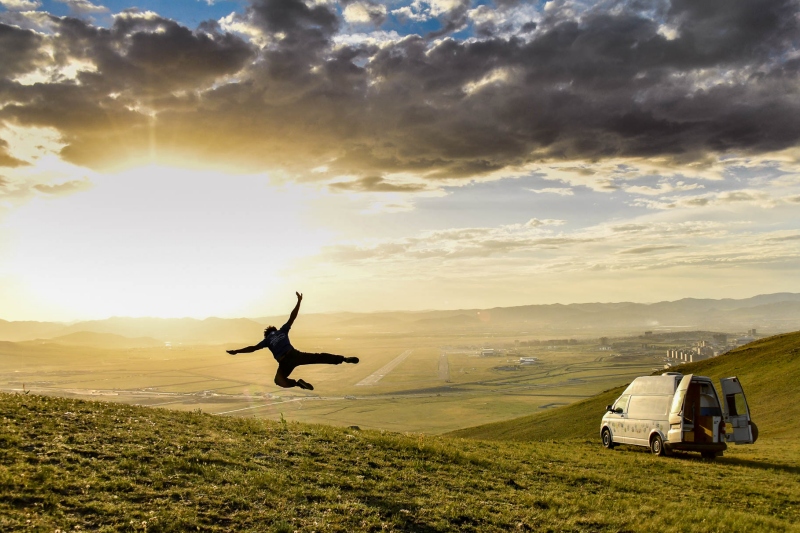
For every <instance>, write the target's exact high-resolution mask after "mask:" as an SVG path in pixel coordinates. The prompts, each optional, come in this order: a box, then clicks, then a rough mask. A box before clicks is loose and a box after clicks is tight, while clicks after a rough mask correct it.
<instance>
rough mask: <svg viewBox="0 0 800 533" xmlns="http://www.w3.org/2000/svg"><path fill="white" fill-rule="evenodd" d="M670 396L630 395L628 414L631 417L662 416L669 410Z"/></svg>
mask: <svg viewBox="0 0 800 533" xmlns="http://www.w3.org/2000/svg"><path fill="white" fill-rule="evenodd" d="M671 403H672V397H671V396H666V395H664V396H636V395H633V396H631V399H630V402H629V403H628V415H629V416H630V417H631V418H663V417H664V416H666V415H667V413H668V412H669V406H670V404H671Z"/></svg>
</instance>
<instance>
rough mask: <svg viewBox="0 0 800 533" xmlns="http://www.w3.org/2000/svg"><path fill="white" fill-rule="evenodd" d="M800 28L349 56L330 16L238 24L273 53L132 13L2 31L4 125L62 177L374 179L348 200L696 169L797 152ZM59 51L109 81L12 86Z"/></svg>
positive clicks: (579, 28)
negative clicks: (45, 145)
mask: <svg viewBox="0 0 800 533" xmlns="http://www.w3.org/2000/svg"><path fill="white" fill-rule="evenodd" d="M552 4H554V5H557V4H558V2H553V3H552ZM498 6H499V7H498V9H499V10H500V11H501V12H505V11H506V10H513V9H515V8H514V6H513V2H500V3H499V4H498ZM469 7H470V4H469V3H466V2H465V3H463V4H459V5H457V6H455V8H454V9H452V10H450V11H449V12H447V13H446V14H444V15H442V17H443V18H442V31H441V32H436V33H435V35H438V36H445V35H447V34H448V33H449V32H451V31H453V30H456V29H458V28H460V27H463V25H464V24H466V21H467V18H466V17H467V13H468V10H467V8H469ZM651 12H652V13H655V15H653V14H652V13H651ZM797 12H798V2H797V1H796V0H762V1H760V2H752V1H746V0H730V1H728V0H726V1H722V0H674V1H672V2H671V3H669V2H666V1H663V2H652V3H647V4H646V5H645V4H643V3H637V2H628V3H625V2H620V3H618V4H617V5H616V8H615V9H612V10H609V9H606V10H605V11H602V10H600V9H594V10H589V11H586V12H584V13H582V14H580V16H576V15H574V14H571V13H572V11H570V9H566V8H565V9H552V10H548V11H547V12H546V13H545V14H544V15H543V18H542V20H541V21H538V22H535V23H534V22H533V21H531V22H530V23H528V24H525V28H526V29H525V30H524V31H523V32H518V33H517V35H516V36H512V37H507V36H504V35H505V33H503V32H506V31H507V29H508V23H507V22H503V21H504V20H506V19H503V17H502V16H498V18H497V21H498V22H497V24H494V23H487V24H485V25H484V26H482V28H480V32H479V38H477V39H470V40H463V39H462V40H459V39H455V38H450V37H444V38H442V39H439V40H436V41H434V40H432V39H431V37H432V36H431V35H429V36H408V37H404V38H400V39H398V40H395V41H393V42H386V43H383V44H382V45H381V46H377V45H367V44H342V43H343V42H350V41H342V42H338V44H335V43H334V39H335V38H336V36H337V35H338V32H340V31H341V29H342V27H343V26H342V24H341V21H340V18H339V15H338V12H337V11H336V9H334V7H333V6H328V5H313V6H312V5H307V4H305V3H303V2H301V1H299V0H254V1H252V2H251V4H250V5H249V7H248V8H247V9H246V11H245V13H243V14H241V15H238V18H236V19H235V22H237V23H240V24H246V25H249V26H250V27H251V28H253V29H254V30H257V31H259V32H260V33H261V35H260V39H259V40H258V41H259V42H264V43H265V45H264V46H263V47H262V48H260V49H256V47H255V45H253V44H249V43H248V42H246V41H245V40H243V39H242V38H239V37H237V36H234V35H232V34H229V33H225V32H224V31H223V30H222V29H220V27H219V25H218V24H216V23H214V22H208V23H205V24H202V25H201V26H200V28H199V29H198V30H196V31H191V30H190V29H188V28H185V27H183V26H181V25H179V24H177V23H175V22H174V21H170V20H167V19H163V18H159V17H155V16H151V15H145V14H142V13H127V14H124V15H122V16H117V17H116V18H115V22H114V24H113V26H112V27H111V28H108V29H103V28H98V27H95V26H92V25H91V24H90V23H88V22H86V21H81V20H77V19H72V18H55V17H54V18H52V19H51V24H52V26H53V34H52V35H48V36H44V37H43V36H41V35H39V34H34V33H32V32H26V31H24V30H20V29H18V28H14V27H11V26H2V25H0V47H2V50H1V51H2V53H0V58H2V59H0V69H2V70H1V71H2V73H3V76H4V78H5V81H4V82H3V83H2V84H0V106H3V105H4V106H5V107H3V108H2V111H0V119H2V120H5V121H10V122H16V123H19V124H22V125H36V126H50V127H54V128H56V129H58V130H59V131H60V132H61V134H62V137H63V141H64V142H65V143H66V144H67V146H66V147H65V148H64V152H63V155H64V157H65V158H67V159H69V160H71V161H73V162H76V163H79V164H82V165H87V166H91V167H95V168H103V167H109V166H113V165H114V164H118V163H119V162H120V161H129V160H130V159H131V158H133V159H136V158H148V157H154V156H155V157H158V156H159V155H162V156H164V157H166V156H167V155H169V156H184V157H187V158H190V159H191V160H193V161H197V162H198V164H206V163H216V164H219V165H220V166H224V167H227V168H233V167H238V168H240V169H247V170H263V169H268V168H273V167H276V166H278V167H283V168H285V169H287V170H289V171H290V172H298V173H302V172H306V171H307V170H308V169H311V168H315V167H318V166H322V165H325V166H327V167H328V168H329V169H330V171H331V172H332V173H337V172H338V173H343V174H350V175H354V176H358V178H357V179H355V180H354V181H352V182H345V183H341V182H340V183H338V184H335V185H334V186H333V187H334V189H336V188H338V189H346V190H362V191H375V190H396V189H395V188H396V187H409V186H399V185H393V184H391V183H390V182H386V181H383V180H382V179H381V178H375V177H374V176H376V175H380V176H385V175H387V174H389V173H392V172H411V173H414V174H417V175H423V176H427V177H428V178H430V179H441V178H453V177H471V176H477V175H484V174H487V173H490V172H493V171H497V170H501V169H503V168H506V167H510V166H517V165H522V164H526V163H531V162H544V163H546V162H548V161H563V160H576V161H578V160H580V161H586V160H590V161H592V160H602V159H607V158H613V157H651V156H652V157H655V156H657V157H659V159H660V160H665V161H667V162H673V163H686V162H695V163H697V162H703V161H706V160H708V159H709V158H710V157H711V158H713V157H715V156H717V155H720V154H723V153H727V152H737V153H739V152H743V153H749V154H755V153H764V152H769V151H774V150H780V149H783V148H787V147H792V146H796V145H797V142H798V140H799V139H800V120H798V116H800V94H799V93H800V89H798V87H800V83H798V81H800V80H798V70H799V69H798V67H800V61H798V60H797V59H793V58H794V57H795V56H796V55H797V50H796V48H797V44H796V39H797V35H798V34H799V32H798V19H797V17H796V13H797ZM648 13H649V14H648ZM501 15H502V13H501ZM486 20H490V19H489V18H487V19H486ZM668 36H669V37H668ZM670 37H672V38H670ZM254 42H255V41H254ZM48 44H49V45H52V47H53V49H54V50H55V51H56V53H55V57H54V59H53V61H55V62H56V63H57V64H61V65H65V64H67V63H69V62H70V61H74V60H81V61H84V62H88V63H91V64H92V65H94V66H95V70H94V71H93V72H88V71H87V72H83V73H81V74H80V75H79V76H78V78H77V79H76V80H61V81H55V82H52V83H40V84H36V85H27V86H22V85H19V84H18V83H16V82H14V81H13V79H14V77H15V76H17V75H19V74H21V73H25V72H29V71H30V70H31V69H32V68H33V67H34V66H35V65H36V64H37V62H38V61H40V60H41V57H42V53H43V51H44V47H45V46H47V45H48ZM12 52H13V53H12ZM723 80H724V82H723ZM320 176H324V175H320ZM598 179H600V178H598ZM606 186H607V187H609V188H616V187H617V186H616V185H615V184H614V183H613V182H612V181H608V180H606ZM348 188H349V189H348ZM421 189H422V187H420V190H421Z"/></svg>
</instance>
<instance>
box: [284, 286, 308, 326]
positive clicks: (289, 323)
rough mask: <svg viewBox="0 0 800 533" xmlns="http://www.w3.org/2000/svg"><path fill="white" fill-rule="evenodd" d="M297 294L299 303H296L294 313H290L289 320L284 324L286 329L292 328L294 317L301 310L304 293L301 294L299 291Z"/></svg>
mask: <svg viewBox="0 0 800 533" xmlns="http://www.w3.org/2000/svg"><path fill="white" fill-rule="evenodd" d="M295 294H296V295H297V305H295V306H294V309H292V314H291V315H289V320H287V321H286V324H284V325H283V327H284V328H286V329H289V328H291V327H292V324H294V319H295V318H297V313H299V312H300V302H302V301H303V295H302V294H300V293H299V292H295ZM281 329H283V328H281Z"/></svg>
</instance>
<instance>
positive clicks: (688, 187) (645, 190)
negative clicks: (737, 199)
mask: <svg viewBox="0 0 800 533" xmlns="http://www.w3.org/2000/svg"><path fill="white" fill-rule="evenodd" d="M703 188H704V186H703V185H700V184H699V183H684V182H683V181H679V182H677V183H675V184H674V185H673V184H671V183H669V182H661V183H659V184H658V186H657V187H647V186H644V185H633V186H630V187H625V192H629V193H632V194H644V195H647V196H658V195H661V194H668V193H672V192H682V191H692V190H694V189H703Z"/></svg>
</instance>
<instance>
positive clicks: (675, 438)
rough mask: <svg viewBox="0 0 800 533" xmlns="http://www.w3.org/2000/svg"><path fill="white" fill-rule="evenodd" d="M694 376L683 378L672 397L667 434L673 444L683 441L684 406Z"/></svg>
mask: <svg viewBox="0 0 800 533" xmlns="http://www.w3.org/2000/svg"><path fill="white" fill-rule="evenodd" d="M692 375H693V374H689V375H687V376H683V379H682V380H681V382H680V383H679V384H678V388H677V389H675V395H674V396H673V397H672V407H671V408H670V410H669V432H667V440H668V441H669V442H671V443H677V442H682V441H683V430H684V420H683V404H684V402H685V400H686V391H688V390H689V383H691V382H692Z"/></svg>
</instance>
